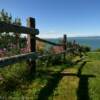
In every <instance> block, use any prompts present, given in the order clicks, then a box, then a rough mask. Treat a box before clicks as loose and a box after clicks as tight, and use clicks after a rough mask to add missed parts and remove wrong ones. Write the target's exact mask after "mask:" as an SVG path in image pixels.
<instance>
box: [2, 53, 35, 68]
mask: <svg viewBox="0 0 100 100" xmlns="http://www.w3.org/2000/svg"><path fill="white" fill-rule="evenodd" d="M33 59H37V53H34V52H31V53H27V54H20V55H15V56H11V57H4V58H0V67H5V66H8V65H11V64H15V63H17V62H21V61H23V60H30V61H31V60H33Z"/></svg>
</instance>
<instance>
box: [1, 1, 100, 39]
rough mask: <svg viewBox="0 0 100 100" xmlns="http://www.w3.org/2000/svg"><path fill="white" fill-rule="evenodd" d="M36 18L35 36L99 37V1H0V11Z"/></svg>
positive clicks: (24, 18)
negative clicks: (37, 34) (37, 32)
mask: <svg viewBox="0 0 100 100" xmlns="http://www.w3.org/2000/svg"><path fill="white" fill-rule="evenodd" d="M3 8H4V9H5V10H6V11H7V12H8V13H11V14H12V16H13V17H14V18H15V17H19V18H21V20H22V24H23V26H26V19H27V18H28V17H33V18H35V19H36V28H37V29H39V31H40V33H39V37H43V38H57V37H62V36H63V34H67V36H69V37H76V36H100V0H0V10H1V9H3Z"/></svg>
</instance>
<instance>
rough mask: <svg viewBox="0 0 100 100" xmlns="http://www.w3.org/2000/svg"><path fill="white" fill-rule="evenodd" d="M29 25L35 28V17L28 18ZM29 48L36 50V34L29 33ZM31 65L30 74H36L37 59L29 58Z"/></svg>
mask: <svg viewBox="0 0 100 100" xmlns="http://www.w3.org/2000/svg"><path fill="white" fill-rule="evenodd" d="M27 26H28V27H30V28H34V29H35V18H31V17H29V18H28V19H27ZM27 41H28V50H29V51H30V52H36V39H35V35H34V34H30V35H28V40H27ZM28 63H29V67H30V74H33V75H34V74H35V73H36V60H32V59H31V60H29V61H28Z"/></svg>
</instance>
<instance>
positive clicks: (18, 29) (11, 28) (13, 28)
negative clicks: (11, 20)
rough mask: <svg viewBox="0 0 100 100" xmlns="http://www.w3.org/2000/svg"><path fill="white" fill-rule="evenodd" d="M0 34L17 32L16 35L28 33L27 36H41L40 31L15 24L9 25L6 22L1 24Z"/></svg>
mask: <svg viewBox="0 0 100 100" xmlns="http://www.w3.org/2000/svg"><path fill="white" fill-rule="evenodd" d="M0 32H15V33H26V34H35V35H38V34H39V30H38V29H34V28H28V27H25V26H19V25H14V24H8V23H5V22H0Z"/></svg>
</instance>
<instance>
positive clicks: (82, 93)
mask: <svg viewBox="0 0 100 100" xmlns="http://www.w3.org/2000/svg"><path fill="white" fill-rule="evenodd" d="M86 63H87V62H86V61H84V62H83V63H82V64H81V66H80V67H79V69H78V72H77V73H61V75H62V76H77V77H78V78H79V85H78V89H77V100H90V97H89V88H88V85H89V83H88V80H89V78H95V77H96V76H95V75H88V74H82V70H83V68H84V66H85V64H86Z"/></svg>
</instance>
